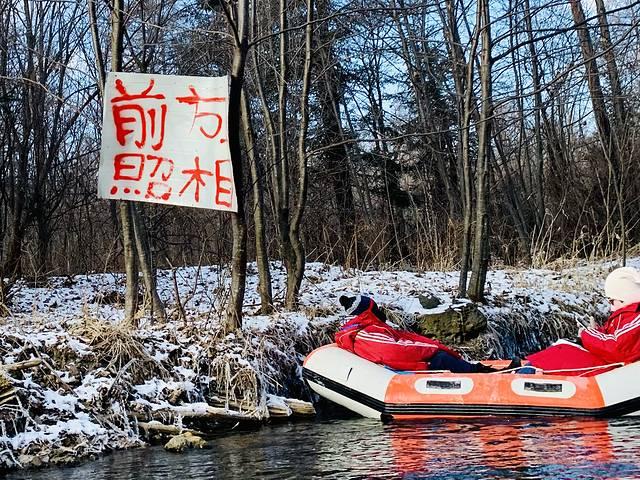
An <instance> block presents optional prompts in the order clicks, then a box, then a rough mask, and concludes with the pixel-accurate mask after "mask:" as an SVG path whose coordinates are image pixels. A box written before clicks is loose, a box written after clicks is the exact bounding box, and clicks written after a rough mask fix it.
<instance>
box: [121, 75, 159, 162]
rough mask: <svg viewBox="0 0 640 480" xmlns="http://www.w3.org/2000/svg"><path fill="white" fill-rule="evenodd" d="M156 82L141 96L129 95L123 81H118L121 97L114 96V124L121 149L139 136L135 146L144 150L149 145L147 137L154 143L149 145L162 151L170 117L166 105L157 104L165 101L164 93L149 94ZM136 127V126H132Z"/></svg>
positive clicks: (152, 82) (150, 84) (151, 83)
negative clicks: (165, 125)
mask: <svg viewBox="0 0 640 480" xmlns="http://www.w3.org/2000/svg"><path fill="white" fill-rule="evenodd" d="M154 83H155V82H154V81H153V80H151V81H150V82H149V86H148V87H147V88H146V89H145V90H143V91H142V92H141V93H138V94H131V93H129V92H127V88H126V87H125V85H124V83H123V82H122V80H120V79H118V80H116V90H117V91H118V92H119V93H120V96H118V97H113V98H112V99H111V103H112V104H113V106H112V110H113V121H114V123H115V126H116V138H117V140H118V143H119V144H120V145H122V146H125V145H126V144H127V137H128V136H129V135H130V134H132V133H136V134H137V139H136V140H134V143H135V145H136V147H138V148H142V147H144V146H146V144H147V136H149V139H150V140H151V142H152V144H151V145H150V146H151V148H152V149H153V150H159V149H160V148H161V147H162V142H163V141H164V124H165V120H166V117H167V105H166V104H164V103H158V100H164V99H165V97H164V95H162V94H154V95H152V94H150V93H149V92H150V91H151V90H152V89H153V85H154ZM130 124H133V125H130Z"/></svg>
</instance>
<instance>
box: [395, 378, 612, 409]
mask: <svg viewBox="0 0 640 480" xmlns="http://www.w3.org/2000/svg"><path fill="white" fill-rule="evenodd" d="M425 377H426V378H429V379H431V380H435V379H442V380H446V379H447V378H470V379H471V380H472V381H473V390H472V391H471V392H469V393H467V394H446V393H437V394H422V393H419V392H418V391H416V389H415V386H414V385H415V382H416V380H418V379H420V378H425ZM516 378H524V379H525V381H526V380H533V379H537V380H545V381H549V382H557V381H568V382H571V383H573V384H574V385H575V386H576V393H575V394H574V395H573V396H572V397H570V398H550V397H540V396H533V395H518V394H516V393H515V392H514V391H513V390H512V388H511V382H512V381H513V380H515V379H516ZM384 401H385V403H387V404H423V405H429V404H443V403H448V404H453V405H496V406H501V405H516V406H520V405H522V406H532V407H568V408H590V409H593V408H601V407H604V406H605V404H604V400H603V398H602V393H601V392H600V388H598V384H597V382H596V381H595V378H594V377H563V376H555V375H554V376H553V378H549V376H544V375H517V376H516V375H513V374H509V373H505V374H495V373H493V374H488V373H475V374H449V373H446V374H421V373H416V374H413V375H395V376H394V377H393V378H392V379H391V381H390V383H389V386H388V387H387V392H386V394H385V399H384ZM403 418H404V417H403Z"/></svg>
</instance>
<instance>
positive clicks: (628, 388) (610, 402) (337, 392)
mask: <svg viewBox="0 0 640 480" xmlns="http://www.w3.org/2000/svg"><path fill="white" fill-rule="evenodd" d="M503 363H507V362H503ZM303 376H304V378H305V380H306V381H307V383H308V385H309V387H310V388H311V389H312V390H313V391H315V392H316V393H317V394H318V395H320V396H322V397H324V398H326V399H328V400H331V401H333V402H335V403H338V404H339V405H342V406H344V407H346V408H348V409H350V410H352V411H354V412H356V413H359V414H360V415H363V416H365V417H369V418H379V419H382V420H392V419H418V418H429V417H473V416H475V417H478V416H584V417H617V416H622V415H640V381H638V379H639V378H640V362H636V363H632V364H628V365H624V366H621V367H618V368H615V369H613V370H610V371H607V372H605V373H601V374H598V375H594V376H591V377H585V376H578V373H576V376H558V375H545V374H543V373H536V374H516V373H512V372H493V373H465V374H460V373H451V372H443V371H421V372H403V371H396V370H391V369H389V368H387V367H385V366H383V365H378V364H375V363H372V362H370V361H368V360H365V359H364V358H361V357H358V356H357V355H354V354H353V353H351V352H348V351H346V350H343V349H342V348H340V347H338V346H337V345H335V344H331V345H325V346H323V347H320V348H318V349H316V350H314V351H313V352H311V353H310V354H309V355H308V356H307V358H306V359H305V361H304V366H303Z"/></svg>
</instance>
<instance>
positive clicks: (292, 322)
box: [0, 259, 640, 469]
mask: <svg viewBox="0 0 640 480" xmlns="http://www.w3.org/2000/svg"><path fill="white" fill-rule="evenodd" d="M630 265H633V266H640V259H633V260H632V261H631V262H630ZM612 267H613V264H612V263H606V262H603V263H598V264H591V265H584V266H573V267H571V268H555V269H549V270H527V271H517V270H495V271H492V272H490V274H489V275H488V281H487V287H488V291H489V295H488V304H487V305H484V306H481V307H480V309H481V311H482V312H483V313H484V315H485V316H487V318H488V329H487V333H486V334H484V335H482V336H481V337H480V338H479V339H478V340H477V341H476V342H475V343H474V345H473V347H469V348H465V347H464V346H463V347H462V351H463V352H465V353H466V354H467V356H469V357H472V358H476V359H478V358H481V357H485V358H486V357H488V356H492V357H494V358H496V357H509V356H512V355H514V354H521V353H527V352H530V351H533V350H535V349H537V348H539V347H540V346H543V345H545V344H547V343H549V342H551V341H553V340H555V339H556V338H558V337H562V336H568V335H571V334H573V333H575V331H576V329H577V323H576V322H577V320H578V319H588V317H589V316H598V317H602V316H604V315H605V314H606V311H607V306H606V301H605V299H604V297H603V296H602V293H601V289H602V283H603V280H604V278H605V276H606V273H607V272H608V271H609V270H610V269H611V268H612ZM250 272H253V273H255V268H254V267H252V268H250ZM457 279H458V278H457V273H456V272H447V273H441V272H419V273H418V272H359V271H344V270H343V269H341V268H339V267H332V266H327V265H323V264H319V263H312V264H309V265H308V266H307V270H306V276H305V280H304V282H303V285H302V290H301V305H302V308H301V310H300V311H299V312H284V311H277V312H276V313H274V314H272V315H269V316H262V315H256V314H255V312H257V310H258V307H259V297H258V294H257V292H256V283H257V277H256V276H255V275H250V277H249V280H248V287H247V295H246V298H245V318H244V325H243V329H242V331H241V332H237V333H235V334H231V335H226V336H223V335H222V334H221V333H220V329H219V324H218V318H219V315H220V312H222V310H223V305H224V299H225V295H226V292H227V284H228V280H229V278H228V272H226V271H224V270H220V269H218V268H215V267H202V268H199V269H198V268H195V267H193V268H182V269H179V270H178V271H177V275H176V283H177V286H178V289H177V292H178V294H179V297H180V299H181V302H182V303H183V306H184V309H185V311H186V313H187V317H188V321H187V322H183V321H182V320H178V314H177V309H176V303H175V298H174V296H175V292H176V289H175V287H174V279H173V276H172V272H170V271H163V272H159V281H158V283H159V290H160V295H161V297H162V298H163V299H164V300H165V301H166V302H167V306H168V312H169V315H170V318H171V320H170V321H169V323H168V324H166V325H158V324H153V323H151V322H150V321H149V320H148V319H145V318H142V319H141V327H140V328H139V329H138V330H136V331H130V330H128V329H127V328H125V327H124V326H122V325H121V324H120V323H119V320H120V319H121V318H122V316H123V312H122V306H121V305H120V303H119V299H120V298H121V296H122V293H123V291H124V285H123V279H122V276H120V275H116V274H95V275H87V276H85V275H83V276H76V277H73V278H61V277H56V278H51V279H43V282H42V283H37V284H33V283H31V284H27V283H26V282H22V283H19V284H18V285H17V286H16V287H15V288H14V290H13V298H12V302H11V305H10V309H11V315H10V316H8V317H7V318H4V319H1V320H0V354H1V355H2V363H3V364H5V365H7V364H17V363H19V362H24V361H26V360H35V361H36V363H37V366H35V367H33V368H28V369H26V368H25V369H22V370H20V369H18V370H14V371H13V372H10V373H8V374H6V375H5V377H6V378H7V379H9V380H10V382H11V384H12V387H7V389H6V390H4V391H5V392H6V391H9V390H13V389H15V390H14V391H13V393H12V394H11V395H7V397H6V398H5V399H4V400H3V397H2V392H0V421H1V424H0V427H1V428H2V430H1V431H0V469H1V468H15V467H27V466H38V465H45V464H48V463H67V462H70V461H75V460H77V459H79V458H82V457H86V456H88V455H92V454H97V453H101V452H105V451H109V450H113V449H120V448H129V447H133V446H139V445H143V444H144V440H145V439H146V438H148V437H147V434H146V433H145V428H146V427H148V425H149V422H153V421H157V420H161V421H162V423H163V424H166V425H175V426H177V427H181V426H183V425H185V426H189V428H194V429H196V430H197V429H198V428H200V427H202V426H203V425H204V424H205V423H206V424H207V425H208V427H211V426H212V425H213V426H214V428H215V427H217V426H219V428H231V427H233V426H234V425H235V423H237V422H235V420H234V415H235V416H237V421H238V422H243V421H251V420H253V421H255V422H256V423H259V422H262V421H268V420H269V418H270V417H273V416H274V415H276V414H278V415H282V414H283V413H282V412H283V411H285V414H286V411H287V409H288V406H287V402H286V400H285V399H286V398H291V397H293V398H298V399H302V400H309V398H308V397H307V395H308V393H307V391H306V390H305V389H304V386H303V384H302V381H301V378H300V365H301V363H302V360H303V358H304V355H305V354H306V353H308V352H309V351H311V350H312V349H313V348H315V347H316V346H319V345H321V344H324V343H328V342H329V341H331V338H332V335H333V332H334V330H335V328H336V326H337V324H338V322H339V321H340V319H341V311H340V308H339V305H338V302H337V298H338V297H339V296H340V295H341V294H355V293H365V294H370V295H372V296H373V297H374V298H375V299H376V300H377V301H378V302H379V303H380V304H381V305H384V306H386V307H387V308H388V309H390V310H393V311H395V312H397V313H398V316H397V317H396V318H398V319H400V320H402V321H403V322H405V323H406V324H410V323H411V319H412V318H414V317H415V316H416V315H418V314H421V313H425V312H426V310H425V309H424V308H423V307H422V306H421V304H420V302H419V299H418V296H419V295H432V296H436V297H437V298H439V299H440V300H441V301H442V305H441V306H440V307H437V308H440V309H444V308H447V307H448V306H450V305H451V304H452V302H454V301H455V298H454V292H455V286H456V285H457ZM273 282H274V285H273V289H274V297H275V298H276V301H279V300H281V299H282V298H283V296H284V285H285V277H284V273H283V269H282V267H281V266H280V265H274V266H273ZM279 306H280V305H278V304H276V308H278V307H279ZM2 385H3V384H2V382H0V389H1V388H2ZM3 402H4V403H3ZM276 412H279V413H276ZM141 425H142V427H141ZM152 425H153V424H152ZM143 427H145V428H143Z"/></svg>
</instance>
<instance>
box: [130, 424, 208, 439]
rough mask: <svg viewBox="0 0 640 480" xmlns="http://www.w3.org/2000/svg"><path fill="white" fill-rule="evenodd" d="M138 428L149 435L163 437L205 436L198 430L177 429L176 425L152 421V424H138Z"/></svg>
mask: <svg viewBox="0 0 640 480" xmlns="http://www.w3.org/2000/svg"><path fill="white" fill-rule="evenodd" d="M138 427H140V428H141V429H142V430H144V431H145V433H146V434H149V432H153V433H160V434H163V435H181V434H183V433H191V434H192V435H198V436H202V435H205V434H204V433H202V432H199V431H198V430H192V429H190V428H182V427H176V426H175V425H165V424H164V423H161V422H158V421H156V420H152V421H150V422H138Z"/></svg>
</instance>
